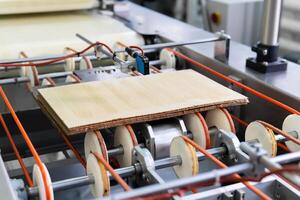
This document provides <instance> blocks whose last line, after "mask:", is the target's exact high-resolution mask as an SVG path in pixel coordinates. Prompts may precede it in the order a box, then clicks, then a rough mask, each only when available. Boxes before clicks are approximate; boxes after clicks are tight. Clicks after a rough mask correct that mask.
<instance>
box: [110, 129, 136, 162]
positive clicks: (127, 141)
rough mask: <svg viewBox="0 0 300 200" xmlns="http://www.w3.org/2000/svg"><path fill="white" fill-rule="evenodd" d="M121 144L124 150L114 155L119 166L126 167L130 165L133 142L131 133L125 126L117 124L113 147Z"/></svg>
mask: <svg viewBox="0 0 300 200" xmlns="http://www.w3.org/2000/svg"><path fill="white" fill-rule="evenodd" d="M120 145H121V146H122V147H123V150H124V154H123V155H118V156H116V158H117V160H118V162H119V164H120V166H121V167H128V166H131V165H132V150H133V148H134V142H133V141H132V138H131V135H130V133H129V131H128V129H127V128H126V127H125V126H119V127H117V128H116V130H115V134H114V147H118V146H120Z"/></svg>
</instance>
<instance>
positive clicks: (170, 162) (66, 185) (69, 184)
mask: <svg viewBox="0 0 300 200" xmlns="http://www.w3.org/2000/svg"><path fill="white" fill-rule="evenodd" d="M122 150H123V149H121V148H117V149H114V150H113V151H108V152H109V154H116V153H117V152H118V153H120V152H121V151H122ZM208 152H209V153H210V154H212V155H215V156H216V155H223V154H224V153H225V152H226V148H224V147H219V148H214V149H209V150H208ZM197 157H198V160H199V161H200V160H204V159H205V156H204V155H203V154H202V153H200V152H197ZM180 163H181V158H179V157H171V158H164V159H160V160H156V161H155V169H156V170H158V169H163V168H167V167H172V166H176V165H179V164H180ZM137 165H139V164H138V163H137ZM138 168H140V167H135V166H130V167H125V168H120V169H116V172H117V173H118V174H119V175H120V176H121V177H123V178H126V177H129V176H132V175H135V174H136V173H137V171H136V170H137V169H138ZM109 178H110V179H111V180H112V179H113V177H112V176H111V175H110V174H109ZM93 183H94V177H93V176H91V175H87V176H82V177H77V178H71V179H66V180H61V181H56V182H53V183H52V188H53V191H61V190H67V189H70V188H74V187H79V186H83V185H89V184H93ZM28 195H29V196H31V197H32V196H37V195H38V188H37V187H31V188H28Z"/></svg>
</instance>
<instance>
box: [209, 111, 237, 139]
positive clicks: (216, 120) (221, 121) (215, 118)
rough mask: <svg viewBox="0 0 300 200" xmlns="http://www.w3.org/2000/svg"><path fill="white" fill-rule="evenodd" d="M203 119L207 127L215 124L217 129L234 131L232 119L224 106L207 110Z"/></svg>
mask: <svg viewBox="0 0 300 200" xmlns="http://www.w3.org/2000/svg"><path fill="white" fill-rule="evenodd" d="M205 121H206V123H207V126H208V127H209V128H210V127H213V126H215V127H217V128H218V129H223V130H225V131H229V132H232V133H235V127H234V123H233V120H232V118H231V116H230V114H229V112H228V111H227V110H226V109H225V108H217V109H215V110H210V111H208V112H207V113H206V116H205Z"/></svg>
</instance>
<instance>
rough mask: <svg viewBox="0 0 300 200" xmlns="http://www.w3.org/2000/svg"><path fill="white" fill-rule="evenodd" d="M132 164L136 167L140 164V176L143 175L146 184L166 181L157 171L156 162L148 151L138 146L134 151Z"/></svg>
mask: <svg viewBox="0 0 300 200" xmlns="http://www.w3.org/2000/svg"><path fill="white" fill-rule="evenodd" d="M132 162H133V164H134V165H135V166H136V165H138V164H139V165H140V168H141V171H140V173H139V174H141V175H142V180H143V182H144V184H145V183H164V180H163V179H162V178H161V177H160V176H159V175H158V174H157V173H156V171H155V162H154V159H153V157H152V155H151V153H150V151H149V150H148V149H146V148H141V147H140V146H136V147H135V148H134V150H133V160H132ZM137 181H141V180H137Z"/></svg>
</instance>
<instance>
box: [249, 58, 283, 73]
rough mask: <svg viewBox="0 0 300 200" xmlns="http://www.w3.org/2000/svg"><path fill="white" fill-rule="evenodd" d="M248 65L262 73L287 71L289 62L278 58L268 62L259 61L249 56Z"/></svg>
mask: <svg viewBox="0 0 300 200" xmlns="http://www.w3.org/2000/svg"><path fill="white" fill-rule="evenodd" d="M246 67H248V68H250V69H253V70H255V71H258V72H260V73H268V72H277V71H285V70H286V69H287V62H285V61H284V60H281V59H278V60H277V61H275V62H271V63H268V64H265V63H261V62H257V61H256V58H248V59H247V61H246Z"/></svg>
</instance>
